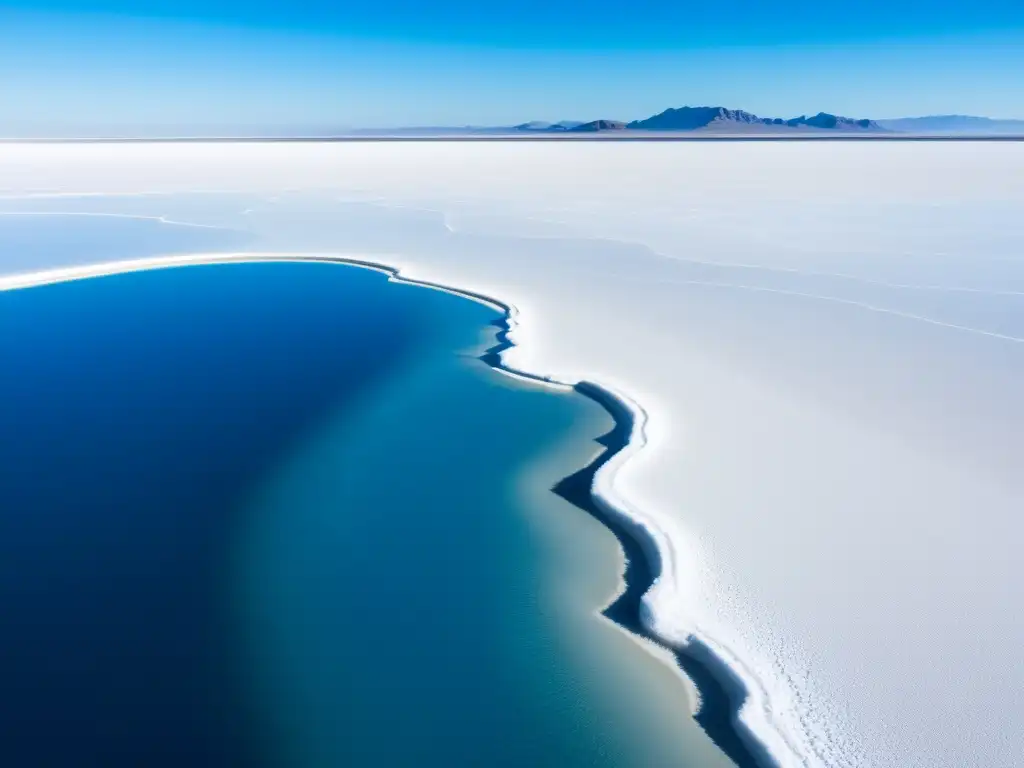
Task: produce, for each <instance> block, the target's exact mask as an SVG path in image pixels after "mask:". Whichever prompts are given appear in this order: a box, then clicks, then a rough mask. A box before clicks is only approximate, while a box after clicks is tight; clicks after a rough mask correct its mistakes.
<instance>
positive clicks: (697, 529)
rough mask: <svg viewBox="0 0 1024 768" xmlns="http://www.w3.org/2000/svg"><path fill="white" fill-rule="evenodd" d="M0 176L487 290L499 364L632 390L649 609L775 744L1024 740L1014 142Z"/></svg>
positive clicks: (104, 153) (17, 268)
mask: <svg viewBox="0 0 1024 768" xmlns="http://www.w3.org/2000/svg"><path fill="white" fill-rule="evenodd" d="M0 197H2V198H3V199H0V211H4V212H7V213H19V212H20V213H25V212H54V211H58V212H65V213H73V214H76V215H78V214H83V213H89V214H117V215H123V216H140V217H153V218H163V220H164V221H165V222H167V223H166V225H165V226H167V227H172V228H182V229H187V228H189V227H194V226H196V225H202V226H203V227H215V228H217V229H215V230H210V231H208V232H204V235H209V238H207V239H201V242H198V243H197V242H191V241H188V239H187V238H184V239H183V241H182V242H181V244H180V245H179V246H176V251H175V252H177V253H180V254H191V253H194V252H195V250H196V248H197V247H198V246H201V247H202V248H203V249H204V251H208V252H215V253H232V252H234V253H237V252H240V251H244V252H264V253H265V252H287V253H293V254H294V253H325V254H342V255H350V256H353V257H357V258H366V259H370V260H375V261H380V262H382V263H386V264H390V265H394V266H398V267H400V268H401V269H402V271H403V273H405V274H406V275H407V276H409V277H412V278H417V279H422V280H429V281H435V282H439V283H443V284H446V285H451V286H454V287H457V288H460V289H466V290H471V291H479V292H481V293H484V294H487V295H491V296H495V297H497V298H500V299H501V300H503V301H506V302H508V303H510V304H513V305H514V306H515V307H516V308H517V310H518V321H519V325H518V327H517V328H516V331H515V334H514V341H515V342H516V344H517V346H516V348H515V349H513V350H511V351H510V352H508V353H506V362H507V363H508V364H510V365H512V366H514V367H517V368H521V369H523V370H527V371H530V372H534V373H538V374H541V375H546V376H552V377H555V378H557V379H559V380H563V381H568V382H572V381H577V380H581V379H585V380H588V381H593V382H595V383H598V384H601V385H603V386H606V387H608V388H609V389H611V390H613V391H615V392H618V393H621V394H622V395H624V396H626V397H628V398H629V399H630V400H632V401H634V402H636V403H637V404H638V406H639V407H641V408H643V409H644V411H645V412H646V413H647V415H648V422H647V425H646V433H647V443H646V445H645V446H644V447H643V448H642V449H641V450H639V451H638V452H636V454H635V455H633V456H631V457H630V458H629V460H628V461H626V462H624V463H622V465H621V467H619V469H618V472H617V473H616V474H615V476H614V478H610V477H606V478H605V481H606V482H611V481H612V480H613V481H614V489H606V490H608V491H610V492H614V493H616V494H617V495H619V496H621V497H622V498H623V499H624V501H625V503H626V504H627V506H628V508H629V509H630V510H631V511H632V512H633V513H634V514H636V515H637V516H638V517H640V518H641V519H643V520H644V521H645V522H646V523H648V524H649V525H651V526H652V527H654V528H656V529H657V530H658V531H659V532H660V540H661V542H662V543H663V545H664V546H665V547H670V548H671V554H672V558H671V564H672V569H671V572H670V573H668V574H666V577H665V578H663V579H662V580H661V582H660V583H659V585H658V587H657V588H656V590H655V592H654V593H653V594H652V595H650V596H649V603H650V606H651V608H652V612H653V620H654V622H655V624H656V626H657V629H658V630H659V631H660V632H661V633H663V634H664V635H665V636H666V637H668V638H671V639H675V640H677V641H684V640H685V639H686V637H687V636H689V635H691V634H695V635H697V636H699V637H700V638H701V639H703V640H704V641H705V642H707V643H709V644H710V645H711V646H712V647H713V648H715V649H716V650H717V651H718V652H719V653H720V654H722V656H723V657H724V658H726V659H727V660H728V661H729V662H730V663H732V664H734V665H735V666H736V668H737V670H739V671H740V673H741V674H743V675H744V676H745V677H746V679H747V682H748V684H749V685H750V686H751V689H752V694H753V695H752V697H751V699H750V701H748V705H747V707H746V708H745V709H744V712H743V714H742V716H743V718H744V720H745V721H746V722H747V723H749V724H750V726H751V727H752V728H753V729H755V731H757V732H758V733H759V734H760V735H761V737H762V739H763V740H764V741H765V743H766V744H768V746H769V747H770V748H771V749H772V751H773V752H774V753H775V754H776V756H777V757H778V759H779V762H780V763H782V764H783V765H800V764H807V765H830V766H831V765H836V766H846V765H879V766H889V765H891V766H947V765H948V766H966V765H979V766H982V765H983V766H1010V765H1014V764H1015V763H1016V762H1017V759H1018V756H1019V755H1020V754H1021V753H1022V752H1024V733H1022V730H1021V729H1020V727H1019V725H1018V723H1019V719H1020V716H1021V715H1022V714H1024V668H1022V667H1021V665H1020V663H1019V660H1018V650H1019V648H1020V647H1021V646H1022V645H1024V621H1022V620H1021V618H1020V616H1019V613H1018V612H1017V608H1016V606H1017V604H1018V603H1019V602H1020V599H1021V592H1022V589H1021V578H1020V575H1019V572H1018V569H1017V567H1016V565H1017V560H1018V556H1017V552H1018V550H1019V545H1018V541H1019V538H1020V534H1021V525H1022V524H1021V522H1020V520H1019V510H1020V509H1021V507H1022V504H1021V502H1022V501H1024V492H1022V491H1024V477H1022V473H1021V458H1020V457H1021V456H1024V450H1022V449H1024V395H1022V394H1021V392H1022V391H1024V388H1022V382H1024V376H1022V374H1024V346H1022V342H1024V262H1022V259H1024V222H1022V221H1021V217H1020V214H1021V211H1022V210H1024V144H1009V143H1004V144H986V143H981V142H979V143H955V144H952V143H951V144H942V143H928V144H903V143H888V142H872V143H867V142H863V143H854V142H850V143H845V142H844V143H832V142H829V143H807V144H803V143H785V144H771V143H721V144H719V143H715V144H642V143H629V144H590V143H587V144H583V143H580V144H572V145H569V144H561V143H551V144H526V143H522V144H520V143H517V144H429V143H408V144H310V145H292V144H274V145H258V144H249V145H202V144H154V145H13V144H12V145H4V146H2V147H0ZM12 218H20V217H12ZM0 223H2V222H0ZM137 255H139V256H145V255H157V254H151V253H149V252H146V251H145V249H144V248H140V252H139V253H138V254H137ZM80 260H81V263H88V262H90V261H95V256H94V255H93V253H92V252H91V251H90V250H89V249H88V248H85V247H83V249H82V252H81V256H80ZM62 266H68V264H66V263H63V264H58V263H52V262H51V263H48V262H47V260H46V258H45V251H40V252H39V253H38V254H36V256H35V258H27V257H26V256H24V255H23V254H14V253H5V254H0V269H2V270H3V272H4V273H6V274H14V273H25V272H30V271H34V270H40V269H46V268H53V267H62ZM2 281H3V278H0V283H2ZM8 282H10V281H8Z"/></svg>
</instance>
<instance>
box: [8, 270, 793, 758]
mask: <svg viewBox="0 0 1024 768" xmlns="http://www.w3.org/2000/svg"><path fill="white" fill-rule="evenodd" d="M267 261H270V262H327V263H336V264H343V265H348V266H355V267H361V268H364V269H370V270H373V271H376V272H379V273H382V274H384V275H386V276H387V278H388V280H389V281H391V282H396V283H404V284H407V285H415V286H420V287H425V288H431V289H434V290H438V291H442V292H445V293H449V294H452V295H454V296H459V297H462V298H466V299H470V300H472V301H476V302H478V303H481V304H484V305H486V306H488V307H490V308H492V309H494V310H495V311H497V312H500V313H501V315H502V318H501V319H500V320H498V321H495V322H494V324H493V325H494V326H495V327H497V328H498V331H497V333H496V343H495V344H494V345H492V346H491V347H489V348H488V349H486V350H485V351H484V352H483V354H481V355H480V356H479V359H480V360H481V361H482V362H484V363H485V364H486V365H488V366H490V367H491V368H493V369H494V370H496V371H499V372H501V373H503V374H505V375H510V376H513V377H515V378H518V379H522V380H525V381H528V382H531V383H534V384H540V385H544V386H550V387H555V388H557V389H560V390H563V391H568V390H574V391H576V392H577V393H579V394H580V395H582V396H584V397H587V398H588V399H590V400H592V401H594V402H595V403H597V404H598V405H599V406H600V407H602V408H603V409H604V410H605V411H606V412H608V414H609V415H610V416H611V418H612V421H613V427H612V429H611V430H610V431H609V432H607V433H606V434H605V435H602V436H601V437H599V438H597V440H596V442H598V443H599V444H600V445H602V446H603V447H604V450H603V451H602V452H601V453H600V454H599V455H598V456H597V457H596V458H594V459H593V460H592V461H591V462H590V463H589V464H588V465H587V466H585V467H583V468H581V469H580V470H578V471H576V472H574V473H573V474H571V475H569V476H568V477H565V478H563V479H562V480H560V481H559V482H558V483H556V484H555V486H554V487H553V488H552V491H553V492H554V493H556V494H558V495H559V496H561V497H562V498H564V499H565V500H566V501H568V502H570V503H571V504H573V505H574V506H577V507H579V508H580V509H581V510H583V511H585V512H587V513H588V514H590V515H591V516H592V517H594V518H595V519H596V520H597V521H598V522H600V523H601V524H602V525H604V526H605V527H606V528H608V529H609V530H610V531H611V532H612V534H613V535H614V536H615V538H616V539H617V540H618V542H619V545H620V546H621V547H622V550H623V553H624V555H625V560H626V564H625V571H624V573H623V577H622V580H623V583H622V589H621V591H620V593H619V594H618V595H617V596H616V597H615V599H614V600H613V601H612V602H611V603H610V604H609V605H608V606H606V607H605V608H604V609H603V610H602V611H601V614H602V615H603V616H605V617H606V618H608V619H609V620H610V621H612V622H614V623H615V624H617V625H619V626H620V627H622V628H623V629H624V630H626V631H627V632H629V633H631V634H633V635H635V636H637V637H640V638H643V639H645V640H647V641H649V642H651V643H654V644H655V645H656V646H658V647H660V648H662V649H664V650H665V651H667V652H668V653H669V654H671V656H672V657H673V658H674V659H675V661H676V663H677V664H678V666H679V668H680V669H681V670H682V671H683V673H684V674H686V676H687V677H688V678H689V679H690V680H691V681H692V682H693V684H694V685H695V687H696V688H697V691H698V694H699V697H700V706H699V708H698V711H697V712H696V713H695V715H694V719H695V720H696V721H697V723H698V724H699V725H700V726H701V728H703V729H704V731H705V732H706V733H707V734H708V736H709V737H710V738H711V740H712V741H713V742H714V743H715V744H716V746H718V748H719V749H721V750H722V752H723V753H724V754H725V755H726V756H728V757H729V758H730V759H731V760H732V761H733V762H734V763H735V764H736V765H737V766H739V768H778V766H779V765H780V763H779V761H778V760H776V759H775V757H774V756H773V755H772V754H771V752H770V750H769V749H768V747H767V746H766V744H765V743H764V742H763V741H761V740H759V739H758V738H757V736H756V735H755V732H754V729H752V728H751V727H750V725H749V724H748V723H747V722H745V720H744V719H743V718H742V717H741V712H742V711H743V709H744V705H745V704H746V703H747V701H748V700H749V699H750V695H751V686H750V685H749V683H748V682H747V681H746V680H745V679H744V676H743V675H741V674H740V673H739V672H738V671H737V670H736V669H735V668H734V667H733V666H732V665H730V664H729V662H728V661H726V659H725V658H723V657H722V656H720V655H717V654H716V653H715V651H714V650H713V648H712V647H711V646H710V645H709V644H708V643H706V642H704V641H703V640H702V639H700V638H698V637H697V636H696V635H690V636H689V637H688V638H687V640H686V642H685V643H683V644H679V643H672V642H670V641H668V640H666V639H665V638H663V637H662V636H661V635H660V634H659V633H658V632H657V631H656V630H655V629H654V624H655V621H654V619H655V617H654V615H653V614H652V611H651V608H650V606H649V605H648V603H647V602H646V601H645V600H644V597H645V595H647V594H648V593H649V592H650V590H651V589H652V587H654V586H655V585H656V584H657V583H658V581H659V579H660V578H661V575H662V573H663V572H664V571H665V570H666V568H668V569H670V568H671V549H670V548H669V547H668V546H666V544H665V543H664V542H663V541H662V540H663V539H665V538H666V537H664V536H660V535H658V532H657V531H656V530H653V529H652V527H650V526H649V525H647V524H645V523H644V521H643V519H642V518H641V517H640V516H638V515H636V514H630V513H629V512H628V511H627V505H626V504H625V503H623V502H621V501H619V502H618V503H616V501H613V500H612V498H611V496H612V495H613V494H612V492H611V491H612V478H613V476H614V470H615V469H616V468H617V466H618V465H621V464H622V463H623V462H624V461H625V460H627V459H628V458H629V456H630V455H632V454H633V453H635V452H636V451H637V450H639V449H640V448H641V447H642V446H643V444H644V442H645V439H644V436H643V426H644V423H645V421H646V413H645V412H644V411H643V409H642V408H641V407H640V406H639V405H638V404H635V403H632V402H631V401H630V400H629V399H628V398H627V397H625V396H623V395H621V394H617V393H614V392H612V391H611V390H610V389H608V388H605V387H602V386H600V385H599V384H596V383H592V382H588V381H579V382H576V383H575V384H568V383H565V382H560V381H557V380H554V379H552V378H548V377H545V376H541V375H537V374H533V373H527V372H524V371H520V370H516V369H514V368H512V367H510V366H507V365H506V364H505V363H504V362H503V361H502V353H503V352H505V351H507V350H509V349H511V348H513V347H515V343H514V342H513V341H512V340H511V338H510V335H511V333H512V332H513V330H514V328H515V325H516V317H517V315H518V309H517V308H516V307H515V306H514V305H512V304H509V303H506V302H504V301H501V300H499V299H496V298H494V297H492V296H488V295H486V294H483V293H480V292H476V291H470V290H462V289H458V288H453V287H451V286H448V285H444V284H441V283H436V282H432V281H427V280H417V279H413V278H408V277H405V276H403V275H402V274H401V270H400V269H399V268H396V267H393V266H390V265H388V264H383V263H380V262H374V261H369V260H364V259H358V258H352V257H345V256H340V255H332V254H301V253H258V252H254V253H234V254H232V253H225V254H216V253H212V254H193V255H183V256H170V257H151V258H143V259H135V260H125V261H118V262H105V263H99V264H93V265H86V266H81V267H67V268H54V269H48V270H41V271H39V272H34V273H28V274H21V275H17V274H15V275H9V276H0V291H3V290H16V289H19V288H29V287H36V286H42V285H47V284H53V283H60V282H70V281H73V280H78V279H86V278H91V277H102V276H107V275H114V274H121V273H127V272H135V271H144V270H153V269H166V268H173V267H182V266H198V265H215V264H226V263H254V262H267ZM766 726H767V723H766ZM769 727H770V726H769Z"/></svg>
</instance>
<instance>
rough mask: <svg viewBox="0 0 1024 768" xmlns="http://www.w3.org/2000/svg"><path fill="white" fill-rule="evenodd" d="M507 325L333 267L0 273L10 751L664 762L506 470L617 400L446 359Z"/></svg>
mask: <svg viewBox="0 0 1024 768" xmlns="http://www.w3.org/2000/svg"><path fill="white" fill-rule="evenodd" d="M496 319H497V315H496V313H495V312H494V311H492V310H490V309H487V308H486V307H483V306H480V305H477V304H475V303H473V302H470V301H466V300H463V299H459V298H456V297H452V296H449V295H446V294H443V293H439V292H436V291H431V290H427V289H423V288H416V287H411V286H401V285H395V284H390V283H388V282H387V281H386V280H385V278H384V277H383V276H382V275H380V274H377V273H374V272H370V271H366V270H361V269H357V268H352V267H339V266H337V265H329V264H295V263H292V264H248V265H220V266H205V267H189V268H183V269H174V270H159V271H152V272H140V273H134V274H125V275H118V276H112V277H104V278H96V279H90V280H85V281H79V282H75V283H68V284H61V285H53V286H46V287H40V288H33V289H28V290H22V291H13V292H7V293H0V361H2V367H3V371H4V374H3V376H2V377H0V402H2V403H3V408H0V605H2V606H3V611H4V631H3V632H2V633H0V679H2V680H3V691H2V696H0V715H2V716H0V764H3V765H17V766H28V765H31V766H51V765H52V766H68V765H75V766H93V765H95V766H141V765H145V766H153V767H157V768H159V767H160V766H182V765H190V766H204V765H209V766H228V765H238V766H341V765H345V766H348V765H367V766H369V765H439V766H442V765H443V766H459V765H465V766H469V765H509V766H511V765H552V766H554V765H558V766H562V765H570V766H571V765H635V764H650V765H670V764H677V763H676V761H675V759H674V757H671V755H673V754H674V753H673V752H672V749H673V748H674V746H677V745H673V744H671V743H670V742H671V741H672V740H671V739H665V738H660V737H656V735H652V733H648V732H647V731H645V726H644V725H643V723H644V722H648V721H650V720H651V718H650V717H648V716H647V715H646V714H645V713H644V704H643V703H642V702H643V701H644V697H643V695H642V692H640V693H637V692H635V691H634V692H631V691H628V690H623V691H619V692H617V693H616V692H610V691H609V684H608V681H607V680H604V679H603V677H602V676H601V675H600V674H596V673H595V666H594V663H593V662H594V658H595V653H594V652H590V653H589V656H588V655H587V653H586V652H585V651H586V649H585V648H584V649H583V650H581V649H580V647H579V646H577V647H574V645H573V642H572V641H570V639H569V636H568V635H567V634H566V630H565V626H566V621H565V619H564V617H563V618H559V617H557V616H553V615H552V614H551V605H550V603H549V602H546V601H545V600H543V599H541V597H540V596H541V594H542V593H543V591H544V583H545V579H549V578H550V576H551V574H550V567H549V566H550V563H549V562H548V561H549V559H550V554H551V548H552V544H551V542H550V541H548V540H546V539H545V537H544V534H543V531H541V530H538V528H537V526H536V523H535V522H534V523H531V522H530V518H529V516H527V515H524V514H523V510H522V502H521V498H520V497H519V496H517V494H516V492H515V484H516V482H517V477H518V472H517V468H519V467H521V466H523V465H524V464H525V463H527V462H528V461H530V460H532V459H535V458H536V457H537V456H538V455H539V453H540V452H542V451H543V450H544V449H545V446H547V445H550V444H552V443H557V442H559V441H564V440H565V439H566V438H567V437H568V436H570V435H573V434H575V435H576V436H577V437H578V438H579V440H580V443H581V445H582V447H583V450H584V454H585V453H586V450H589V449H586V439H585V438H586V436H591V437H592V436H594V435H596V434H598V432H599V428H603V427H607V426H608V421H607V418H606V417H605V416H604V414H603V413H602V412H600V410H599V409H597V407H596V406H595V405H594V404H593V403H590V402H589V401H586V400H584V399H583V398H581V397H579V396H577V395H560V394H553V393H551V392H549V391H542V390H538V389H536V388H531V387H527V386H523V385H519V384H515V383H512V382H510V381H509V380H508V379H506V378H504V377H501V376H500V374H498V373H496V372H494V371H491V370H490V369H488V368H487V367H486V366H484V365H483V364H482V363H480V362H479V361H478V360H476V359H475V358H474V357H473V355H472V354H466V353H467V352H470V353H479V350H480V347H481V344H486V343H487V341H488V339H489V338H492V334H491V333H484V330H485V329H486V328H487V327H488V324H490V323H493V322H494V321H495V320H496ZM492 330H493V329H492ZM581 546H583V544H581ZM612 567H614V564H612ZM594 607H596V606H594V605H587V604H583V605H581V606H580V609H579V614H580V615H579V617H577V624H578V625H580V626H582V625H583V624H584V623H586V624H587V625H588V632H589V630H590V629H592V627H590V624H591V623H596V622H595V621H594V620H593V619H592V617H591V615H590V611H592V610H593V608H594ZM602 631H606V630H605V629H604V628H602ZM592 650H593V649H591V651H592ZM584 659H587V660H586V661H584ZM612 677H615V675H613V676H612ZM625 678H628V675H626V674H625V673H623V672H622V671H621V670H620V671H619V673H618V676H617V677H615V679H617V680H620V681H621V680H623V679H625ZM609 679H611V678H609ZM612 687H613V686H612ZM638 702H640V703H638ZM655 706H656V705H655ZM650 728H654V726H651V727H650ZM650 728H648V730H650ZM662 735H663V734H662ZM645 750H647V752H645ZM666 755H669V756H668V757H667V756H666ZM638 761H639V762H638ZM678 764H681V760H680V762H679V763H678Z"/></svg>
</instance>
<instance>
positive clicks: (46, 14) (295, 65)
mask: <svg viewBox="0 0 1024 768" xmlns="http://www.w3.org/2000/svg"><path fill="white" fill-rule="evenodd" d="M0 2H2V3H3V5H0V133H6V134H8V135H10V134H11V133H12V132H14V133H22V134H24V133H62V132H67V131H76V130H78V131H82V130H85V131H88V130H90V129H95V130H103V129H104V128H111V127H135V128H139V129H145V128H152V129H154V130H160V129H161V128H185V127H197V128H200V129H201V128H203V127H225V128H232V129H236V128H245V127H251V128H253V129H257V130H265V129H285V130H288V129H303V128H307V129H333V128H341V127H350V126H396V125H440V124H444V125H464V124H475V125H484V124H490V125H494V124H510V123H515V122H521V121H524V120H528V119H551V120H556V119H562V118H577V119H592V118H596V117H609V118H620V119H632V118H637V117H644V116H647V115H649V114H652V113H654V112H658V111H660V110H662V109H664V108H665V107H668V106H680V105H683V104H723V105H725V106H731V107H739V108H744V109H749V110H751V111H754V112H758V113H759V114H764V115H771V116H783V117H790V116H794V115H798V114H802V113H809V112H816V111H818V110H826V111H831V112H838V113H842V114H848V115H852V116H857V117H861V116H866V117H898V116H904V115H916V114H935V113H951V112H957V113H970V114H985V115H992V116H996V117H1022V118H1024V2H1021V0H857V1H856V2H846V3H836V2H830V1H829V0H788V2H781V1H780V0H775V1H774V2H765V1H764V0H733V1H732V2H721V1H720V2H716V1H715V0H704V2H700V3H693V4H687V3H683V2H678V0H674V1H673V2H666V1H662V2H655V1H654V0H629V1H628V2H627V1H626V0H588V1H586V2H574V1H570V0H566V1H563V2H558V0H516V1H515V2H508V3H494V2H486V0H435V2H433V3H428V2H422V1H421V2H415V1H414V0H398V1H395V0H377V1H376V2H374V1H372V0H363V1H362V2H358V3H350V2H345V1H344V0H336V1H335V2H329V1H326V0H316V1H315V2H302V1H301V0H291V1H289V0H253V2H232V1H230V0H209V1H208V2H203V1H202V0H134V1H133V0H94V1H93V2H88V3H83V2H76V0H42V1H41V2H31V0H14V2H13V3H11V2H9V1H8V0H0Z"/></svg>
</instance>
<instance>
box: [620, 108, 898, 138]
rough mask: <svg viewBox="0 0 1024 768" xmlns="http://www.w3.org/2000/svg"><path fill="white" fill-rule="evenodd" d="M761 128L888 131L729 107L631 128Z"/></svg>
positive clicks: (672, 113)
mask: <svg viewBox="0 0 1024 768" xmlns="http://www.w3.org/2000/svg"><path fill="white" fill-rule="evenodd" d="M761 126H771V127H772V128H771V130H773V131H778V130H785V129H786V128H787V127H789V128H818V129H822V130H838V131H864V130H873V131H881V130H885V129H884V128H882V127H881V126H880V125H878V123H876V122H874V121H873V120H854V119H852V118H848V117H839V116H836V115H831V114H829V113H827V112H819V113H818V114H816V115H814V116H813V117H807V116H806V115H803V116H801V117H795V118H793V119H792V120H783V119H782V118H779V117H758V116H757V115H755V114H753V113H751V112H746V111H744V110H742V109H728V108H727V107H678V108H673V109H666V110H665V111H664V112H661V113H660V114H657V115H654V116H653V117H648V118H647V119H645V120H634V121H633V122H632V123H630V124H629V125H628V126H627V127H629V128H631V129H635V130H644V131H696V130H700V129H729V128H735V129H736V130H740V131H745V132H748V131H750V130H751V129H755V130H756V129H757V128H758V127H761Z"/></svg>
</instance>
